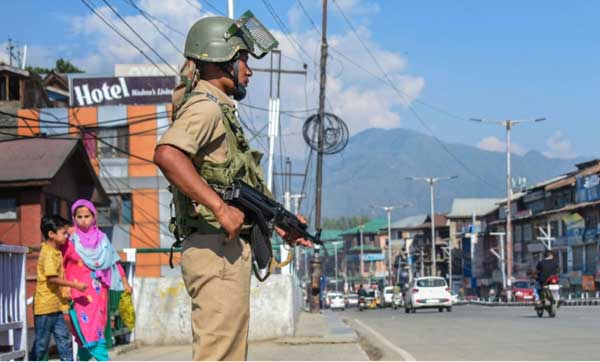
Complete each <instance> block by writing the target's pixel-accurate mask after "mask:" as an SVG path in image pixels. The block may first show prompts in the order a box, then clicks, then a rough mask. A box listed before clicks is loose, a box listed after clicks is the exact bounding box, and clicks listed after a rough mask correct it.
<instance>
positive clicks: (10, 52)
mask: <svg viewBox="0 0 600 362" xmlns="http://www.w3.org/2000/svg"><path fill="white" fill-rule="evenodd" d="M13 49H15V46H14V45H13V43H12V39H11V38H8V44H7V45H6V50H8V65H10V66H11V67H12V61H13Z"/></svg>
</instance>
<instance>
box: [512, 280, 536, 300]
mask: <svg viewBox="0 0 600 362" xmlns="http://www.w3.org/2000/svg"><path fill="white" fill-rule="evenodd" d="M533 293H534V292H533V288H532V286H531V285H530V284H529V280H526V279H523V280H515V281H514V282H513V284H512V294H513V298H514V299H515V301H517V302H532V301H533V298H534V297H533Z"/></svg>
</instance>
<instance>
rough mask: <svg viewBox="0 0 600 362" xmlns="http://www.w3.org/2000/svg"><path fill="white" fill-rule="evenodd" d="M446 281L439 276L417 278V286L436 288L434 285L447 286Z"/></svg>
mask: <svg viewBox="0 0 600 362" xmlns="http://www.w3.org/2000/svg"><path fill="white" fill-rule="evenodd" d="M445 286H446V281H445V280H444V279H438V278H428V279H420V280H417V287H421V288H434V287H445Z"/></svg>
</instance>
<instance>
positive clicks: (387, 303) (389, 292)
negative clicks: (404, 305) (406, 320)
mask: <svg viewBox="0 0 600 362" xmlns="http://www.w3.org/2000/svg"><path fill="white" fill-rule="evenodd" d="M394 288H395V287H393V286H389V287H385V288H384V289H383V307H391V306H393V298H394Z"/></svg>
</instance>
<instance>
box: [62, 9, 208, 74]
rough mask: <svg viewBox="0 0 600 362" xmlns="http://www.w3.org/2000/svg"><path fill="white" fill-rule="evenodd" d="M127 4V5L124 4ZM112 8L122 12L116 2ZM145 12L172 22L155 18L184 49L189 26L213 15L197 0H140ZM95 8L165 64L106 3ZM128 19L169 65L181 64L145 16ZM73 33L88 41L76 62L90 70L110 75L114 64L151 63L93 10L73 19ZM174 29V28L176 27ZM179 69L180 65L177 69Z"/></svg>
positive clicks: (150, 54) (177, 55)
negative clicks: (185, 0)
mask: <svg viewBox="0 0 600 362" xmlns="http://www.w3.org/2000/svg"><path fill="white" fill-rule="evenodd" d="M123 6H125V5H123ZM113 7H114V8H115V9H116V10H117V11H119V12H120V13H123V11H122V8H119V6H117V5H113ZM138 7H140V8H141V9H142V10H143V11H144V12H146V13H148V14H150V15H151V16H152V17H156V18H158V19H160V20H161V21H162V22H163V23H166V24H169V25H170V27H166V26H164V25H163V24H161V22H157V21H154V23H155V24H156V26H158V27H159V28H160V29H161V31H162V32H163V33H164V34H165V35H166V36H167V37H169V38H170V39H171V40H172V41H173V42H174V43H175V44H176V45H178V47H179V48H180V49H183V45H184V41H185V39H184V37H182V36H181V34H178V33H183V34H185V33H186V32H187V31H188V29H189V28H190V26H191V25H192V24H193V23H194V22H196V21H197V20H198V19H200V18H202V17H205V16H210V15H214V14H212V13H210V12H208V11H205V10H204V9H203V8H202V5H201V4H200V3H199V2H198V1H197V0H190V1H188V2H183V1H162V0H142V1H141V2H139V3H138ZM96 11H97V12H98V13H99V14H101V15H102V16H103V17H104V18H106V19H107V20H108V21H109V22H110V23H111V24H112V25H113V26H114V27H115V28H116V29H117V30H118V31H119V32H121V33H122V34H123V35H125V36H126V37H127V38H128V39H129V40H130V41H132V42H133V43H134V44H136V46H137V47H139V48H140V49H141V50H142V51H143V52H144V53H145V54H146V55H147V56H149V57H150V58H151V59H153V61H154V62H155V63H157V64H158V63H164V62H163V61H162V60H160V58H158V57H157V56H156V55H155V54H154V53H153V51H152V50H151V49H149V48H148V47H147V46H146V45H145V44H144V43H143V42H142V41H141V40H140V39H139V38H138V37H137V36H136V35H135V34H134V33H133V32H132V31H131V30H130V29H129V28H128V27H127V26H126V25H125V24H124V23H123V22H122V21H121V20H120V19H119V18H118V17H117V16H116V15H115V14H114V13H113V12H112V10H111V9H110V8H108V7H107V6H101V7H97V8H96ZM123 18H124V19H125V21H126V22H127V23H128V24H129V25H130V26H131V27H132V28H133V29H135V30H136V32H137V33H139V34H140V35H141V36H142V37H143V38H144V40H145V41H146V42H147V43H148V44H150V46H151V48H153V49H154V50H155V51H156V52H158V53H159V54H160V55H161V57H162V58H163V59H164V60H166V62H168V63H169V64H177V65H178V64H180V63H181V62H182V59H183V56H182V54H181V53H179V51H178V50H177V49H175V48H174V47H173V46H171V45H170V44H169V43H168V42H167V41H166V40H165V38H164V37H163V36H162V35H161V34H160V33H159V32H158V31H156V29H155V28H154V25H152V24H151V23H150V22H149V21H148V20H147V19H146V18H145V17H144V16H143V15H141V14H138V15H131V16H123ZM70 23H71V32H72V33H73V34H74V35H79V36H83V37H84V38H85V39H87V40H88V43H87V44H88V47H87V48H88V49H89V51H87V52H85V53H84V54H83V55H81V56H79V57H76V58H75V59H74V60H73V62H74V64H77V65H78V66H80V67H81V68H83V69H85V70H86V71H87V72H89V73H104V74H111V73H112V72H113V71H114V64H119V63H123V64H126V63H148V60H147V59H146V58H145V57H144V56H143V55H142V54H141V53H140V52H139V51H138V50H136V49H135V48H134V47H133V46H131V45H130V44H129V43H128V42H127V41H125V40H123V39H122V38H121V37H120V36H119V35H118V34H116V33H115V31H114V30H112V29H111V28H109V27H108V26H107V25H106V24H105V23H104V22H103V21H102V20H101V19H100V18H99V17H97V16H96V15H94V14H92V13H90V14H88V15H84V16H75V17H73V18H72V19H71V20H70ZM172 28H174V29H175V30H173V29H172ZM176 69H177V68H176Z"/></svg>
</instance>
